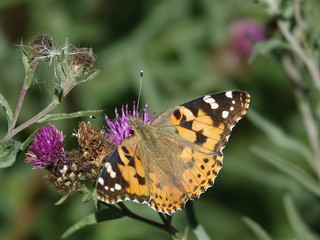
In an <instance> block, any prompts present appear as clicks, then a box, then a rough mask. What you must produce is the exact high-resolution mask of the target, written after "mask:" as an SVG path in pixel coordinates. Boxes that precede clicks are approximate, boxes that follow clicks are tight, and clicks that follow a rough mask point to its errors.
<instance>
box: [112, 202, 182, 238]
mask: <svg viewBox="0 0 320 240" xmlns="http://www.w3.org/2000/svg"><path fill="white" fill-rule="evenodd" d="M118 205H119V207H120V208H121V210H122V211H123V213H124V214H125V215H126V216H127V217H130V218H133V219H135V220H138V221H141V222H144V223H147V224H149V225H152V226H154V227H156V228H159V229H161V230H163V231H165V232H167V233H169V234H170V235H173V236H175V237H178V238H181V236H182V233H180V232H179V231H178V230H177V229H176V228H174V227H173V226H172V225H171V224H170V223H169V222H168V221H167V220H166V219H165V218H164V216H163V215H162V217H161V216H160V218H161V219H162V221H163V222H164V224H161V223H158V222H155V221H152V220H149V219H147V218H144V217H141V216H139V215H137V214H135V213H133V212H131V211H130V210H129V209H128V208H127V207H126V206H125V205H124V204H123V203H121V202H120V203H118ZM159 215H160V214H159Z"/></svg>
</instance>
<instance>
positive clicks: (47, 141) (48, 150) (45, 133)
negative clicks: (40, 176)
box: [26, 125, 67, 168]
mask: <svg viewBox="0 0 320 240" xmlns="http://www.w3.org/2000/svg"><path fill="white" fill-rule="evenodd" d="M63 140H64V137H63V133H62V132H59V131H58V130H57V129H56V127H55V126H53V125H51V126H45V127H41V128H40V130H39V132H38V133H37V134H36V135H35V136H34V138H33V143H32V144H31V145H30V146H29V151H28V153H26V162H27V163H30V164H32V165H33V166H34V167H35V168H48V167H52V166H55V165H57V164H58V163H66V162H67V160H66V153H65V150H64V142H63Z"/></svg>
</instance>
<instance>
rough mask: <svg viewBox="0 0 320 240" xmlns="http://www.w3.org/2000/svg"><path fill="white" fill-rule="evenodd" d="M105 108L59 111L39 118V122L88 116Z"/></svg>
mask: <svg viewBox="0 0 320 240" xmlns="http://www.w3.org/2000/svg"><path fill="white" fill-rule="evenodd" d="M102 112H103V110H88V111H79V112H74V113H57V114H47V115H46V116H44V117H43V118H41V119H39V120H38V121H37V123H44V122H49V121H57V120H62V119H70V118H78V117H88V116H91V115H95V114H98V113H102Z"/></svg>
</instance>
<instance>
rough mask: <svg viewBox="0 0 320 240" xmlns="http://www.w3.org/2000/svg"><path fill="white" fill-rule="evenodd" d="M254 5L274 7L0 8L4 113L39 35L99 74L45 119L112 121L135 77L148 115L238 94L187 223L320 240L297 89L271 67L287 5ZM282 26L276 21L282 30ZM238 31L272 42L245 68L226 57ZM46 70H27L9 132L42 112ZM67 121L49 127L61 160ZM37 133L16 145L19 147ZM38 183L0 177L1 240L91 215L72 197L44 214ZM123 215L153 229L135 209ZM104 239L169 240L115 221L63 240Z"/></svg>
mask: <svg viewBox="0 0 320 240" xmlns="http://www.w3.org/2000/svg"><path fill="white" fill-rule="evenodd" d="M256 2H260V3H263V4H264V5H265V6H267V7H268V6H269V5H268V4H270V3H275V7H270V8H267V9H268V11H265V8H264V7H263V5H260V4H257V3H255V2H253V1H249V0H246V1H236V0H225V1H211V0H163V1H146V0H137V1H129V0H125V1H115V0H109V1H108V0H107V1H103V0H92V1H85V0H78V1H62V0H59V1H54V0H48V1H40V0H32V1H26V0H24V1H23V0H14V1H11V0H10V1H9V0H2V1H1V2H0V71H1V84H0V93H1V94H3V96H4V97H5V98H6V99H7V102H8V103H9V104H10V105H11V108H12V109H14V107H15V105H16V102H17V99H18V96H19V91H18V89H20V87H21V84H22V81H23V78H24V66H23V63H22V61H21V59H20V53H19V51H18V48H17V47H16V46H17V45H20V43H21V40H22V41H23V42H28V41H30V40H31V39H32V38H33V36H34V35H36V34H38V33H42V32H44V33H46V34H48V35H50V36H52V37H53V38H54V40H55V44H56V46H60V45H61V44H62V43H63V42H64V41H65V39H66V38H68V39H69V41H70V42H72V43H74V44H76V45H77V46H79V47H90V48H93V51H94V52H95V54H96V57H97V63H96V67H97V68H99V67H103V68H104V70H103V71H102V72H101V73H100V75H99V76H98V77H97V78H96V79H94V80H93V81H91V82H88V83H85V84H83V85H81V86H78V87H77V88H75V89H74V90H73V91H72V92H71V93H70V94H69V96H68V97H67V98H66V99H65V100H64V101H63V102H62V104H60V105H59V107H58V108H57V109H56V110H55V112H65V113H72V112H77V111H85V110H90V109H104V110H105V113H106V114H107V115H108V116H110V117H113V116H114V108H115V107H118V108H119V107H121V105H123V104H126V103H131V102H132V101H135V100H136V99H137V95H138V89H139V74H140V70H141V69H143V70H144V79H143V85H142V99H141V101H142V103H144V102H148V103H149V106H150V109H154V108H155V109H157V112H158V113H160V112H162V111H165V110H166V109H168V108H169V107H172V106H175V105H177V104H180V103H183V102H186V101H187V100H190V99H192V98H195V97H198V96H201V95H205V94H208V93H213V92H217V91H222V90H228V89H241V90H245V91H247V92H249V93H250V95H251V107H250V109H249V113H248V116H247V117H245V118H244V119H243V120H241V121H240V123H239V124H238V125H237V127H236V128H235V129H234V130H233V135H232V137H231V138H230V142H229V144H228V146H227V147H226V149H224V154H225V158H224V160H225V162H224V167H223V169H222V171H221V172H220V174H219V176H218V178H217V179H216V182H215V186H214V187H213V188H210V189H209V190H208V191H207V192H206V193H205V194H203V195H201V198H200V199H199V200H197V201H195V202H194V207H195V211H196V215H197V218H198V221H199V222H200V223H201V224H202V226H203V228H204V229H205V230H206V232H207V233H208V235H209V236H210V237H211V238H212V239H223V240H228V239H230V240H231V239H246V240H247V239H248V240H250V239H257V238H259V239H269V238H272V239H316V237H312V236H316V234H318V235H320V224H319V222H320V204H319V191H320V190H319V188H320V187H319V186H320V184H319V179H318V178H317V177H316V173H315V171H314V169H313V168H312V165H311V164H310V162H312V161H313V159H312V157H313V153H312V148H311V147H310V146H309V141H308V136H307V134H306V132H305V128H304V125H303V116H302V115H301V113H300V112H299V107H300V104H301V101H300V102H299V101H297V98H295V96H294V92H295V87H296V86H295V85H294V84H293V83H292V81H290V80H289V77H288V76H287V73H286V71H285V70H284V68H283V66H282V64H281V56H283V55H284V54H289V56H292V53H291V52H289V51H290V50H288V46H287V45H286V43H285V42H283V41H282V37H281V34H280V33H279V32H278V31H277V30H276V29H277V25H276V19H277V18H276V17H279V15H281V14H280V13H281V12H279V11H276V10H277V7H278V9H290V8H286V7H287V6H288V5H290V3H291V2H292V1H280V0H273V1H272V0H269V1H268V0H261V1H256ZM280 2H281V3H282V5H281V6H280V4H279V5H277V3H280ZM302 3H303V8H304V13H305V15H304V17H305V18H306V19H305V29H306V33H307V37H308V40H309V44H310V46H312V47H311V52H312V53H314V54H313V56H314V58H315V59H316V61H317V64H318V60H319V51H318V50H317V48H318V46H319V42H318V41H319V34H320V32H319V28H318V23H319V20H320V19H319V15H318V14H317V13H316V12H317V11H316V10H315V9H319V3H318V2H317V1H316V0H309V1H302ZM290 14H291V15H292V12H291V13H290V11H289V13H288V12H285V14H283V16H281V17H283V19H289V20H290V17H288V16H291V15H290ZM242 19H246V20H250V21H254V22H256V23H259V24H261V26H263V28H264V29H265V32H266V34H267V37H268V38H270V41H271V40H273V42H271V43H270V42H269V41H267V44H268V45H264V46H262V47H260V49H255V52H254V57H253V58H252V59H251V64H248V63H247V60H248V56H246V57H244V56H243V55H240V54H239V52H237V49H235V48H234V47H233V46H232V43H233V40H234V39H233V35H232V25H233V24H234V22H236V21H238V20H242ZM274 39H278V40H276V41H274ZM279 41H280V42H279ZM289 49H290V47H289ZM270 51H271V53H270ZM49 64H50V63H49V62H48V66H47V67H42V68H41V69H37V71H38V72H37V73H36V74H37V82H38V84H34V85H33V86H32V88H31V89H30V92H29V94H28V96H27V97H26V99H25V102H24V105H23V109H22V112H21V115H20V118H19V120H18V123H21V122H24V121H26V120H28V119H29V118H30V117H32V116H33V115H34V114H35V113H37V112H39V111H40V110H41V109H42V108H43V107H44V106H46V104H47V102H48V98H47V95H46V94H45V93H46V92H51V93H52V92H53V83H52V82H51V79H52V76H53V74H54V72H52V71H50V66H49ZM301 65H302V64H301ZM317 66H319V64H318V65H317ZM301 69H302V66H301ZM301 74H302V77H303V79H305V82H304V84H303V90H304V91H305V93H306V94H307V97H306V98H305V99H307V101H309V102H310V103H311V106H312V109H313V110H314V112H313V115H314V116H315V119H316V124H317V125H318V126H319V116H320V107H319V106H320V105H319V102H318V98H319V91H318V90H317V89H315V88H314V86H313V84H312V80H311V79H310V76H309V74H308V73H307V72H306V71H301ZM251 110H254V111H252V113H251ZM97 117H98V118H97V119H93V120H90V121H91V122H93V124H94V125H96V126H97V127H98V126H102V125H103V124H104V121H103V119H102V117H103V114H101V115H99V114H97ZM100 117H101V118H100ZM84 120H86V121H87V120H89V119H88V118H84ZM6 121H7V120H6V117H5V116H4V115H3V114H2V113H1V115H0V126H1V128H0V134H1V136H3V135H4V134H5V133H6V128H5V126H6ZM78 121H79V119H72V120H68V119H66V120H62V121H58V122H55V123H56V125H57V127H58V128H59V129H60V130H62V131H63V132H64V133H65V135H66V136H67V138H66V139H67V140H69V142H67V145H68V146H69V147H70V149H71V148H72V146H75V143H76V139H75V138H71V137H70V136H71V133H72V132H74V129H76V128H77V125H78ZM39 126H40V125H37V126H32V127H30V128H28V129H27V130H25V131H23V132H22V133H20V134H19V135H18V136H16V138H15V139H16V140H19V141H24V139H26V138H27V137H28V136H29V135H31V134H32V133H33V132H34V131H35V130H36V128H37V127H39ZM294 170H296V172H295V171H294ZM302 172H303V173H302ZM42 177H43V174H42V172H41V171H34V170H32V169H31V166H29V165H27V164H25V163H24V159H23V156H22V155H21V156H20V157H19V158H18V160H17V161H16V162H15V164H14V165H13V166H12V167H10V168H6V169H0V196H1V202H0V222H1V224H0V239H48V240H49V239H50V240H51V239H59V238H60V237H61V235H62V234H63V233H64V232H65V230H66V229H68V228H69V227H70V226H72V225H73V224H74V223H75V222H77V221H79V220H80V219H82V218H84V217H86V216H88V215H89V214H92V213H93V212H94V211H95V207H94V204H93V203H92V202H86V203H82V202H81V198H82V196H81V195H80V194H74V195H72V196H71V197H69V198H68V199H67V200H66V201H65V202H64V203H63V204H62V205H59V206H54V203H55V202H56V201H58V199H59V198H60V197H61V196H59V195H58V193H56V192H54V191H53V189H51V188H50V187H49V186H48V185H47V184H46V182H45V181H44V180H43V179H42ZM311 189H313V191H312V190H311ZM284 193H286V194H285V195H284ZM126 205H127V206H128V207H129V208H130V209H134V211H135V212H137V213H139V214H140V215H142V216H145V217H147V218H151V219H154V220H158V215H157V214H156V213H155V212H154V211H153V210H152V209H150V208H149V207H147V206H146V205H139V204H136V203H128V204H126ZM244 216H245V220H243V217H244ZM186 221H187V220H186V216H185V211H178V212H177V213H176V214H174V217H173V225H174V226H176V227H177V228H179V229H180V230H181V231H184V227H185V225H186ZM124 229H125V230H124ZM269 236H270V237H269ZM106 238H108V239H150V238H152V239H169V238H170V237H169V235H167V234H166V233H165V232H162V231H160V230H158V229H156V228H154V227H151V226H149V225H146V224H144V223H141V222H138V221H134V220H133V219H129V218H121V219H118V220H113V221H108V222H103V223H99V224H97V225H91V226H87V227H85V228H82V229H81V230H80V231H78V232H75V233H74V234H73V235H70V237H69V238H68V239H106Z"/></svg>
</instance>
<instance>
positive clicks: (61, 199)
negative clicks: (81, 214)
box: [54, 194, 69, 206]
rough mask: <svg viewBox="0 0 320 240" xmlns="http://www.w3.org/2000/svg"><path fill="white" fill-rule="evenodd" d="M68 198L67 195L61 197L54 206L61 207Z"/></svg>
mask: <svg viewBox="0 0 320 240" xmlns="http://www.w3.org/2000/svg"><path fill="white" fill-rule="evenodd" d="M68 197H69V194H66V195H63V197H62V198H60V199H59V200H58V201H57V202H56V203H55V204H54V205H55V206H58V205H61V204H62V203H64V202H65V201H66V200H67V199H68Z"/></svg>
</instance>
